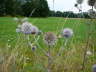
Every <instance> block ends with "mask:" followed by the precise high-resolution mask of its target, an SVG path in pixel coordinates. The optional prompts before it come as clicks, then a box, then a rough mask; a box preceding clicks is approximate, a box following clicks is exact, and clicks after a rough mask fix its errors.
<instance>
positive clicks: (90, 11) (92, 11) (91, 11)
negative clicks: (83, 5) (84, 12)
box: [88, 9, 96, 18]
mask: <svg viewBox="0 0 96 72" xmlns="http://www.w3.org/2000/svg"><path fill="white" fill-rule="evenodd" d="M88 15H89V16H90V17H91V18H96V12H95V11H94V10H93V9H90V10H88Z"/></svg>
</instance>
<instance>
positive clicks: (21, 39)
mask: <svg viewBox="0 0 96 72" xmlns="http://www.w3.org/2000/svg"><path fill="white" fill-rule="evenodd" d="M29 22H30V23H32V24H33V25H36V26H37V27H38V28H39V29H40V30H41V31H42V32H43V34H41V35H40V36H34V35H30V36H29V37H30V41H31V42H32V44H34V45H36V46H37V48H36V50H35V51H33V50H32V49H31V48H30V47H29V46H28V44H27V40H26V38H25V35H23V34H22V33H16V27H17V23H16V22H15V21H14V20H13V18H12V17H0V72H47V68H48V67H47V66H48V57H47V56H46V55H45V54H44V52H47V51H48V46H47V45H46V44H45V43H44V40H43V37H44V34H45V33H46V32H54V33H55V34H56V35H57V36H60V35H61V31H62V30H63V29H64V28H71V29H72V30H73V32H74V33H73V36H72V37H71V38H69V39H68V42H67V45H66V46H64V43H65V42H66V39H65V38H62V37H61V38H58V41H57V43H56V45H55V46H53V47H51V56H52V63H51V64H50V70H51V72H91V70H92V65H94V64H96V60H95V59H96V21H95V20H94V19H93V20H90V19H79V18H78V19H75V18H70V19H69V18H58V17H57V18H50V17H49V18H29ZM62 47H63V49H64V50H62V51H61V55H60V56H57V53H58V50H59V49H60V48H62ZM87 51H90V52H91V54H88V55H87V54H86V53H87Z"/></svg>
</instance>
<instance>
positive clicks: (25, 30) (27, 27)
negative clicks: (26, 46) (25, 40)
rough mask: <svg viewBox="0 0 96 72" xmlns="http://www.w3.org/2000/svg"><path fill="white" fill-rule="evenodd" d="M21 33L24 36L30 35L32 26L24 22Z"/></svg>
mask: <svg viewBox="0 0 96 72" xmlns="http://www.w3.org/2000/svg"><path fill="white" fill-rule="evenodd" d="M21 31H22V33H24V34H31V33H32V24H31V23H29V22H24V23H23V24H22V25H21Z"/></svg>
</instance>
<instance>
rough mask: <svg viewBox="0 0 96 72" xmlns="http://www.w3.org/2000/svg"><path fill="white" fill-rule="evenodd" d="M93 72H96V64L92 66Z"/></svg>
mask: <svg viewBox="0 0 96 72" xmlns="http://www.w3.org/2000/svg"><path fill="white" fill-rule="evenodd" d="M92 72H96V64H94V65H93V66H92Z"/></svg>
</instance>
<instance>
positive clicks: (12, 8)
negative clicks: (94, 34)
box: [0, 0, 89, 18]
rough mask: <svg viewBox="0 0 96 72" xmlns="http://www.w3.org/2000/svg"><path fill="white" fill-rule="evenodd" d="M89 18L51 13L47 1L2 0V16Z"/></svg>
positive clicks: (59, 12)
mask: <svg viewBox="0 0 96 72" xmlns="http://www.w3.org/2000/svg"><path fill="white" fill-rule="evenodd" d="M8 15H9V16H26V17H29V16H30V17H48V16H50V17H69V18H84V17H85V18H89V16H88V13H87V12H84V13H83V14H82V13H73V12H72V11H67V12H61V11H56V12H55V11H51V10H50V9H49V7H48V3H47V0H0V16H8Z"/></svg>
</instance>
